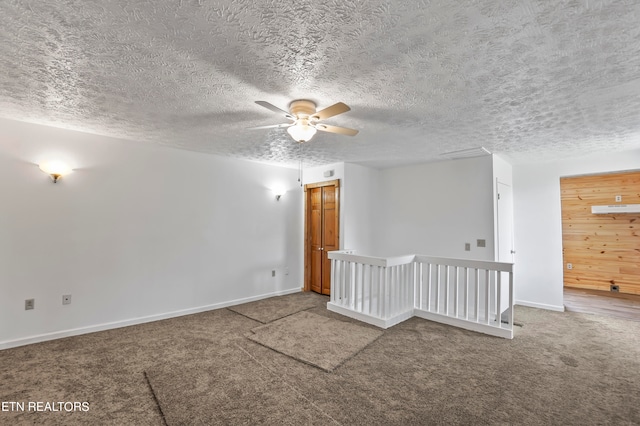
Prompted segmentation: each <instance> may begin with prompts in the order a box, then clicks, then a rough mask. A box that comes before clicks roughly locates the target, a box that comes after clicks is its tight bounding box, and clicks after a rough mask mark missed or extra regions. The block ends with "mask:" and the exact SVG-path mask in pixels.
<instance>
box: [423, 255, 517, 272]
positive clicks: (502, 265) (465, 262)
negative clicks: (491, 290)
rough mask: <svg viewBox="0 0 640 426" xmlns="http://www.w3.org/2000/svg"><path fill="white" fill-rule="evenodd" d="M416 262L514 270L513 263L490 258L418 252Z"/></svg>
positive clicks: (493, 269) (494, 269)
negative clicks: (443, 255) (464, 257)
mask: <svg viewBox="0 0 640 426" xmlns="http://www.w3.org/2000/svg"><path fill="white" fill-rule="evenodd" d="M415 260H416V262H419V263H432V264H438V265H448V266H459V267H463V268H475V269H489V270H492V271H504V272H513V263H506V262H493V261H489V260H469V259H454V258H450V257H435V256H425V255H421V254H418V255H416V256H415Z"/></svg>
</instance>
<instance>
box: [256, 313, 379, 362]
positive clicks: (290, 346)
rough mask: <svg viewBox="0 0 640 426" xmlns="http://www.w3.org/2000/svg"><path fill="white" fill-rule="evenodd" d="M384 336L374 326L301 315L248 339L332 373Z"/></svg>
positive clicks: (286, 318)
mask: <svg viewBox="0 0 640 426" xmlns="http://www.w3.org/2000/svg"><path fill="white" fill-rule="evenodd" d="M381 335H382V331H380V330H377V329H373V328H371V327H364V326H362V325H359V324H353V323H348V322H344V321H339V320H337V319H333V318H327V317H323V316H321V315H316V314H314V313H312V312H298V313H297V314H293V315H291V316H288V317H285V318H282V319H279V320H278V321H275V322H272V323H270V324H267V325H262V326H260V327H256V328H254V329H252V330H251V333H249V334H247V338H249V339H251V340H253V341H254V342H257V343H260V344H261V345H263V346H266V347H268V348H270V349H273V350H274V351H276V352H280V353H281V354H285V355H288V356H290V357H291V358H293V359H296V360H298V361H302V362H306V363H307V364H310V365H314V366H316V367H318V368H321V369H322V370H325V371H328V372H330V371H333V370H334V369H335V368H336V367H338V366H339V365H341V364H342V363H343V362H345V361H346V360H348V359H349V358H351V357H353V356H355V355H356V354H358V352H360V351H361V350H363V349H364V348H365V347H367V346H368V345H369V344H370V343H371V342H373V341H375V340H376V339H377V338H378V337H380V336H381Z"/></svg>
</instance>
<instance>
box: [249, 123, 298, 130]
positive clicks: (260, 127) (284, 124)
mask: <svg viewBox="0 0 640 426" xmlns="http://www.w3.org/2000/svg"><path fill="white" fill-rule="evenodd" d="M289 126H293V123H283V124H272V125H270V126H258V127H248V129H249V130H258V129H278V128H283V127H289Z"/></svg>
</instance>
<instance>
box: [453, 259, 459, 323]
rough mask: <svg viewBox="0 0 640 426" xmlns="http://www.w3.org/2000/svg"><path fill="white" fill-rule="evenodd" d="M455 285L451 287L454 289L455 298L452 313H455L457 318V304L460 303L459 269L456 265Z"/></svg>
mask: <svg viewBox="0 0 640 426" xmlns="http://www.w3.org/2000/svg"><path fill="white" fill-rule="evenodd" d="M455 276H456V279H455V287H454V289H453V291H454V296H453V299H454V300H455V306H454V307H453V314H454V315H455V317H456V318H458V306H459V305H460V298H459V297H458V294H459V291H458V281H459V280H460V270H459V269H458V267H457V266H456V270H455Z"/></svg>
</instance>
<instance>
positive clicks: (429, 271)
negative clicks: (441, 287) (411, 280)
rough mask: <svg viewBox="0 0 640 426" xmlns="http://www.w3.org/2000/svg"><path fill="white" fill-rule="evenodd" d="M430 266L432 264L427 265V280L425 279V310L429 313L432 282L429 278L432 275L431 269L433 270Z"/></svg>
mask: <svg viewBox="0 0 640 426" xmlns="http://www.w3.org/2000/svg"><path fill="white" fill-rule="evenodd" d="M431 265H432V264H431V263H429V267H428V268H427V271H428V273H429V276H428V279H427V281H428V289H427V310H428V311H429V312H431V311H432V309H431V282H432V279H431V276H432V275H433V271H432V269H433V268H432V266H431Z"/></svg>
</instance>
